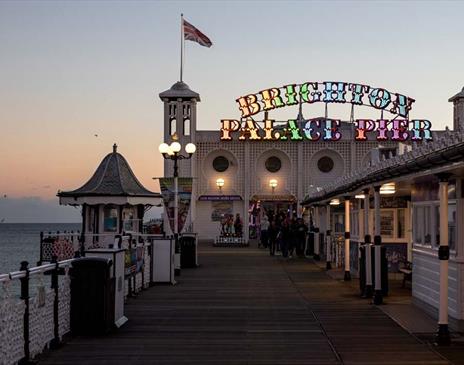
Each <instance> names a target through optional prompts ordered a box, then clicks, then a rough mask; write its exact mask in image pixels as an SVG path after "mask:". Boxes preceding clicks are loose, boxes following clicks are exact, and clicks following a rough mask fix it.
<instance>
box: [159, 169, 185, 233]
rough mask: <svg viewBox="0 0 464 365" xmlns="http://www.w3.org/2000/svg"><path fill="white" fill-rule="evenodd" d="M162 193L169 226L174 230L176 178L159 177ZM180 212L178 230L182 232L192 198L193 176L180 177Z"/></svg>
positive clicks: (178, 179)
mask: <svg viewBox="0 0 464 365" xmlns="http://www.w3.org/2000/svg"><path fill="white" fill-rule="evenodd" d="M159 182H160V189H161V195H162V197H163V203H164V209H165V211H166V216H167V218H168V220H169V226H170V227H171V230H172V231H173V232H174V198H175V191H174V178H173V177H166V178H161V179H159ZM177 182H178V183H177V185H178V192H177V196H178V214H177V217H178V218H177V219H178V221H177V227H178V230H177V232H179V233H181V232H182V229H183V228H184V225H185V221H186V220H187V216H188V212H189V209H190V201H191V198H192V183H193V179H192V178H191V177H178V178H177Z"/></svg>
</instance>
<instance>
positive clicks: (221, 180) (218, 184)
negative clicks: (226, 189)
mask: <svg viewBox="0 0 464 365" xmlns="http://www.w3.org/2000/svg"><path fill="white" fill-rule="evenodd" d="M216 185H217V187H218V188H219V189H220V188H222V187H223V186H224V179H222V178H219V179H217V180H216Z"/></svg>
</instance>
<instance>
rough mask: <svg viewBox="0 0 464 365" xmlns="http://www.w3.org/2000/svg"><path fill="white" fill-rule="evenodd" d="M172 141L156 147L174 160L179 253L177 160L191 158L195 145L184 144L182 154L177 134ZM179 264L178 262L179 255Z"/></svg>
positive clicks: (164, 155) (175, 233)
mask: <svg viewBox="0 0 464 365" xmlns="http://www.w3.org/2000/svg"><path fill="white" fill-rule="evenodd" d="M172 139H173V142H172V143H171V144H170V145H168V144H167V143H161V144H160V145H159V147H158V150H159V152H160V153H161V154H162V155H163V157H164V159H166V160H172V161H174V171H173V176H174V232H173V233H174V240H175V243H176V254H179V253H180V252H179V251H180V250H179V221H178V219H179V217H178V215H179V212H178V211H179V185H178V181H177V179H178V177H179V165H178V161H179V160H188V159H190V158H192V156H193V154H194V153H195V151H196V149H197V147H196V146H195V145H194V144H193V143H188V144H187V145H186V146H185V152H187V155H186V156H185V155H182V154H181V153H180V152H181V150H182V146H181V144H180V143H179V142H178V141H177V136H176V135H174V136H173V138H172ZM178 259H179V264H180V257H179V258H178Z"/></svg>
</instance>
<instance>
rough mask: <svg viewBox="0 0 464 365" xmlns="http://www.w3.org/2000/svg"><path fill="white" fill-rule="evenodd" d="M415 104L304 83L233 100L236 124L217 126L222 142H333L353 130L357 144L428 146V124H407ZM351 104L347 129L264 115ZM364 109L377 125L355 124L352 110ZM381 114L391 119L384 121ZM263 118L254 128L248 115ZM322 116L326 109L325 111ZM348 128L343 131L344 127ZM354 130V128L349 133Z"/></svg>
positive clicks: (390, 95)
mask: <svg viewBox="0 0 464 365" xmlns="http://www.w3.org/2000/svg"><path fill="white" fill-rule="evenodd" d="M414 101H415V100H414V99H412V98H410V97H408V96H405V95H402V94H398V93H394V92H391V91H388V90H386V89H383V88H374V87H371V86H368V85H363V84H355V83H347V82H340V81H326V82H306V83H304V84H300V85H297V84H291V85H285V86H282V87H278V88H277V87H273V88H270V89H265V90H262V91H260V92H258V93H255V94H248V95H245V96H242V97H240V98H238V99H237V103H238V105H239V109H240V111H241V113H242V117H241V120H240V121H239V120H236V119H222V120H221V140H222V141H231V140H233V139H234V137H235V138H237V139H238V140H242V141H243V140H251V141H287V140H290V141H319V140H321V141H338V140H340V139H341V138H342V132H343V130H345V132H346V131H347V130H348V131H349V132H350V134H351V133H352V130H354V139H355V140H356V141H366V140H368V139H372V138H374V139H376V140H377V141H386V140H392V141H406V140H408V139H410V140H412V141H422V140H432V132H431V128H432V124H431V123H430V121H428V120H425V119H414V120H408V117H409V111H410V110H411V106H412V104H413V103H414ZM317 102H321V103H325V104H326V105H327V104H330V103H350V104H351V118H350V122H351V123H353V124H354V127H353V126H352V124H351V123H347V122H342V121H341V120H339V119H330V118H327V115H326V117H325V118H313V119H308V120H296V119H289V120H288V121H287V122H285V123H284V124H282V123H277V122H275V121H274V120H272V119H269V118H268V112H269V111H270V110H273V109H277V108H282V107H285V106H293V105H302V104H305V103H309V104H312V103H317ZM361 105H366V106H370V107H372V108H375V109H379V110H381V111H382V115H381V118H380V119H377V120H373V119H356V120H354V107H355V106H361ZM383 111H388V112H390V113H392V114H393V115H394V118H393V119H384V118H383ZM259 112H266V113H265V115H264V120H263V121H262V122H257V121H255V120H254V119H253V118H251V117H252V116H253V115H256V114H258V113H259ZM326 114H327V108H326ZM346 125H348V127H347V126H346ZM352 127H353V128H352Z"/></svg>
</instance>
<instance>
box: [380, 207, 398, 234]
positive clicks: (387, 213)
mask: <svg viewBox="0 0 464 365" xmlns="http://www.w3.org/2000/svg"><path fill="white" fill-rule="evenodd" d="M394 214H395V212H394V211H393V210H381V211H380V235H381V236H383V237H385V238H393V237H394V231H393V229H394V225H393V222H394Z"/></svg>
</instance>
